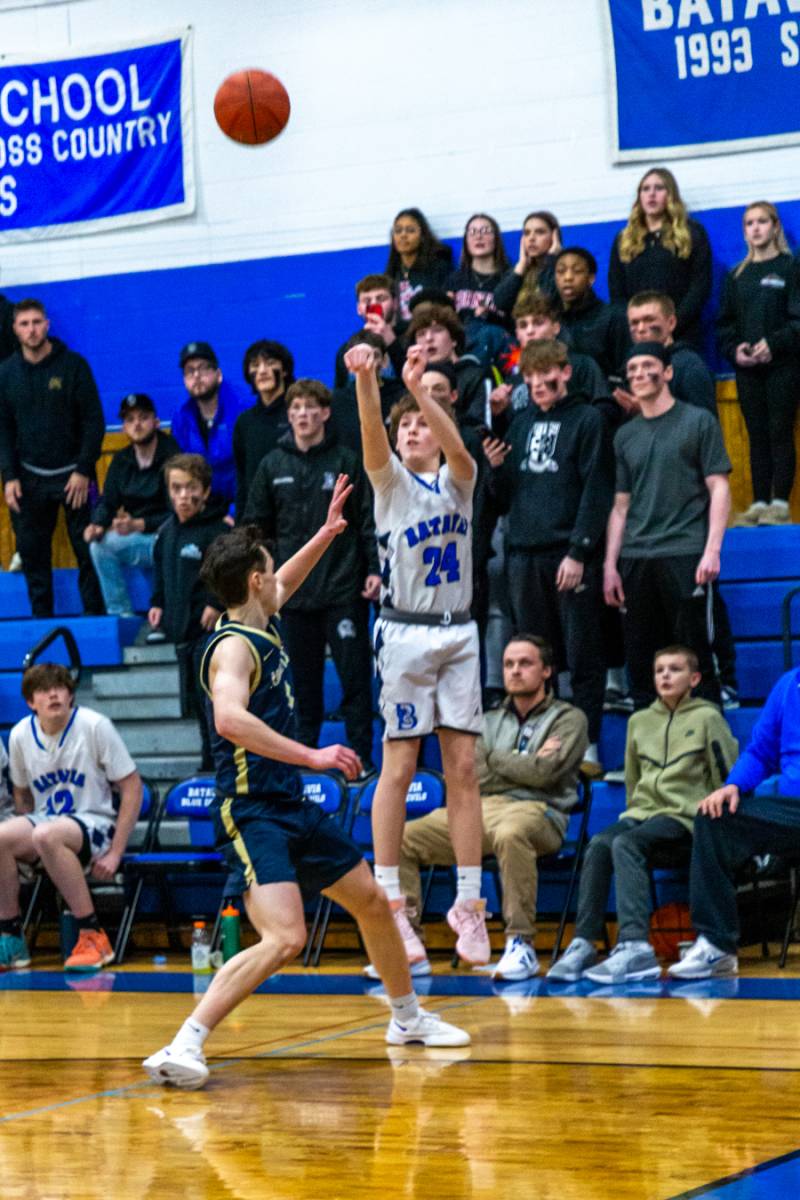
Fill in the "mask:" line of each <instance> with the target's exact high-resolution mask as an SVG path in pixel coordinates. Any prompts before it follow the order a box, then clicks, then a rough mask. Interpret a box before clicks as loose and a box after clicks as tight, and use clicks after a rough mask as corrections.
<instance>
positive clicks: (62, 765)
mask: <svg viewBox="0 0 800 1200" xmlns="http://www.w3.org/2000/svg"><path fill="white" fill-rule="evenodd" d="M22 694H23V696H24V697H25V700H26V702H27V704H28V706H29V708H31V709H32V710H33V711H32V714H31V716H30V717H23V719H22V720H21V721H18V722H17V724H16V725H15V726H14V728H13V729H12V730H11V736H10V738H9V751H10V774H11V783H12V786H13V791H14V804H15V806H16V811H17V813H18V814H19V815H18V816H16V817H12V818H11V819H10V820H8V821H4V822H3V823H2V825H0V970H8V969H9V968H10V967H27V966H28V965H29V963H30V954H29V952H28V947H27V944H26V942H25V938H24V937H23V935H22V922H21V918H20V911H19V875H18V871H17V863H20V862H24V863H36V862H38V861H41V864H42V866H43V867H44V869H45V871H46V872H47V874H48V875H49V876H50V878H51V879H52V881H53V883H54V884H55V886H56V887H57V888H58V890H59V892H60V893H61V895H62V896H63V898H64V901H65V903H66V905H67V908H68V909H69V911H70V912H71V913H72V915H73V917H74V918H75V922H76V924H77V927H78V940H77V942H76V943H75V946H74V947H73V949H72V953H71V954H70V955H68V957H67V959H66V962H65V963H64V967H65V969H66V970H68V971H94V970H97V969H99V968H100V967H103V966H106V965H107V964H108V963H110V962H112V961H113V958H114V951H113V949H112V947H111V943H110V942H109V940H108V938H107V937H106V934H105V933H104V931H103V930H102V929H101V928H100V924H99V922H98V920H97V914H96V913H95V910H94V904H93V902H92V897H91V894H90V892H89V887H88V884H87V882H86V876H85V871H86V869H87V868H89V869H90V873H91V875H92V877H93V878H94V879H97V880H99V881H103V880H109V879H112V878H113V877H114V875H115V874H116V871H117V868H118V867H119V864H120V859H121V858H122V855H123V854H124V852H125V847H126V845H127V843H128V838H129V837H130V834H131V830H132V829H133V827H134V825H135V824H136V820H137V818H138V816H139V810H140V809H141V807H142V781H141V779H140V777H139V773H138V771H137V770H136V766H135V764H134V762H133V759H132V758H131V756H130V754H129V753H128V751H127V749H126V748H125V744H124V743H123V741H122V738H121V737H120V736H119V734H118V733H117V731H116V729H115V728H114V726H113V725H112V724H111V722H110V721H109V719H108V717H104V716H103V715H102V714H101V713H98V712H94V711H93V710H92V709H91V708H84V707H83V706H80V707H79V706H77V705H74V704H73V700H74V695H75V681H74V679H73V678H72V676H71V675H70V673H69V671H68V670H67V668H66V667H62V666H60V665H59V664H58V663H37V664H36V665H35V666H33V667H29V668H28V670H27V671H26V672H25V674H24V675H23V677H22ZM112 787H113V788H114V789H116V790H117V791H118V792H119V799H118V800H117V798H116V797H115V796H114V792H113V790H112Z"/></svg>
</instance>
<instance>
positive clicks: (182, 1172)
mask: <svg viewBox="0 0 800 1200" xmlns="http://www.w3.org/2000/svg"><path fill="white" fill-rule="evenodd" d="M326 958H327V960H328V965H327V967H326V968H325V970H320V971H318V972H314V971H302V970H293V971H290V972H287V973H285V974H283V975H281V976H278V977H276V978H275V979H273V980H270V981H269V982H268V984H266V985H265V988H264V992H263V993H261V994H258V995H256V996H254V997H252V998H251V999H249V1000H248V1001H247V1002H246V1003H245V1004H244V1005H243V1006H242V1007H241V1008H240V1009H239V1010H238V1011H237V1012H236V1013H235V1014H234V1015H233V1017H232V1019H230V1020H229V1021H228V1022H226V1023H225V1024H224V1025H223V1026H222V1027H221V1028H220V1029H219V1031H218V1032H217V1033H215V1034H213V1035H212V1037H211V1039H210V1041H209V1044H208V1050H209V1058H210V1064H211V1065H212V1067H213V1070H212V1076H211V1079H210V1081H209V1084H208V1086H207V1088H206V1089H205V1090H204V1091H202V1092H190V1093H186V1092H176V1091H172V1090H170V1091H167V1090H166V1089H163V1088H159V1087H155V1086H154V1085H152V1084H150V1083H149V1082H148V1081H147V1080H146V1079H145V1077H144V1076H143V1074H142V1072H141V1071H140V1068H139V1062H140V1060H141V1058H143V1057H144V1056H145V1055H147V1054H148V1053H150V1052H151V1051H152V1050H154V1049H156V1048H157V1047H159V1046H160V1045H162V1044H163V1043H164V1042H166V1041H168V1040H169V1039H170V1037H171V1036H172V1033H173V1032H174V1030H175V1028H176V1027H177V1025H178V1024H179V1023H180V1022H181V1020H182V1019H183V1017H184V1016H185V1015H186V1014H187V1013H188V1011H190V1008H191V1001H192V997H191V993H192V988H193V986H194V983H195V981H194V980H193V977H192V976H191V975H190V974H188V972H186V971H185V970H184V969H181V968H182V967H183V966H184V964H185V956H181V957H180V959H178V958H176V959H175V961H174V962H170V963H168V964H167V965H166V967H161V968H160V969H157V968H155V967H154V966H153V965H152V963H151V961H150V960H149V958H144V957H143V958H141V959H140V960H139V961H138V962H137V961H134V962H133V963H132V965H131V966H126V967H125V968H122V969H120V970H118V971H105V972H102V973H101V974H99V975H96V976H90V977H85V978H83V979H78V980H70V981H69V982H68V981H67V977H65V976H64V975H63V974H62V973H61V972H60V971H59V970H58V965H59V964H58V962H57V960H56V958H55V957H54V956H53V955H52V954H51V955H50V956H49V957H48V953H47V952H45V953H43V954H42V955H38V954H37V957H36V959H35V964H36V969H34V970H31V971H20V972H12V973H9V974H7V975H5V976H0V1062H1V1063H2V1068H1V1069H0V1197H2V1200H101V1198H102V1200H128V1198H129V1197H130V1198H136V1200H149V1198H151V1197H152V1198H153V1200H155V1198H156V1197H159V1198H161V1197H165V1196H170V1197H173V1196H178V1197H180V1198H181V1200H212V1198H214V1200H217V1198H220V1200H221V1198H225V1200H233V1198H236V1200H264V1198H265V1197H268V1198H270V1200H282V1198H283V1197H286V1198H289V1197H291V1198H292V1200H305V1198H308V1200H312V1198H313V1200H334V1198H338V1197H341V1198H342V1200H350V1198H352V1197H375V1198H380V1200H387V1198H391V1200H395V1198H404V1197H425V1198H430V1200H484V1198H485V1200H499V1198H510V1200H526V1198H527V1197H531V1198H532V1200H533V1198H534V1197H535V1198H536V1200H594V1198H595V1197H598V1198H599V1197H609V1198H611V1197H613V1198H615V1200H621V1198H627V1197H635V1198H636V1200H650V1198H652V1200H668V1198H673V1197H678V1196H680V1197H686V1196H695V1195H696V1196H704V1197H719V1198H720V1200H744V1198H748V1200H752V1198H753V1197H758V1198H762V1197H781V1198H785V1197H795V1196H800V1044H799V1039H798V1032H800V1006H798V1004H797V1001H798V1000H800V954H797V955H796V956H795V957H794V958H792V959H790V962H789V964H788V965H787V968H786V970H785V971H783V972H779V971H778V969H777V965H776V962H775V959H774V958H773V959H772V960H768V961H767V962H766V963H763V964H762V963H761V961H760V960H759V959H757V958H755V957H753V958H751V959H749V960H743V962H742V967H743V971H742V976H741V977H740V978H739V980H732V981H730V980H724V981H717V982H714V983H710V984H695V985H687V984H684V985H673V984H670V985H667V984H662V983H655V984H643V985H640V986H639V987H633V988H629V989H627V990H626V989H616V990H612V989H592V987H591V986H590V985H588V984H579V985H574V986H572V987H569V986H562V987H561V988H555V987H554V988H551V989H548V988H547V986H546V985H545V984H544V982H543V980H542V978H541V977H539V978H538V979H536V980H531V981H529V982H527V983H525V984H506V985H494V984H493V982H492V980H491V979H490V978H489V977H488V976H487V975H485V974H483V975H481V974H477V973H471V974H455V973H453V972H451V971H450V969H449V966H448V965H447V964H446V962H445V960H444V959H442V961H441V965H440V966H437V967H436V970H435V974H434V976H433V978H432V979H431V980H430V981H423V982H424V983H425V985H426V988H425V990H426V991H427V993H428V995H427V999H426V1001H425V1002H426V1004H427V1005H428V1006H429V1007H431V1008H435V1009H437V1010H438V1011H441V1012H442V1013H444V1014H445V1015H446V1016H447V1017H448V1018H449V1019H451V1020H453V1021H455V1022H457V1023H459V1024H463V1025H464V1026H465V1027H466V1028H468V1029H469V1030H470V1032H471V1033H472V1035H473V1039H474V1040H473V1045H472V1046H471V1047H469V1048H466V1049H465V1050H453V1051H426V1050H424V1049H421V1048H402V1049H397V1048H387V1046H386V1045H385V1043H384V1041H383V1033H384V1029H385V1024H386V1020H387V1008H386V1001H385V999H384V998H383V996H382V993H380V989H379V988H378V987H377V985H374V984H370V983H369V982H368V981H365V980H363V979H362V978H361V976H360V974H359V965H360V964H359V962H358V960H357V959H356V958H355V957H352V956H351V957H349V958H347V957H342V956H339V955H336V954H329V955H327V956H326ZM48 968H49V969H48Z"/></svg>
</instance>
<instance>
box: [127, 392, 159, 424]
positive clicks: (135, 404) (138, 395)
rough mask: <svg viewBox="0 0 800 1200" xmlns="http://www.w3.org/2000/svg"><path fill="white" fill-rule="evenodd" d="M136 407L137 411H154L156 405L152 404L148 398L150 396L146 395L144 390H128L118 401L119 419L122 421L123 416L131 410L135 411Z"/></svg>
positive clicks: (128, 414)
mask: <svg viewBox="0 0 800 1200" xmlns="http://www.w3.org/2000/svg"><path fill="white" fill-rule="evenodd" d="M136 409H138V410H139V412H148V413H155V411H156V406H155V404H153V401H152V400H151V399H150V397H149V396H146V395H145V394H144V392H130V393H129V394H128V395H127V396H124V397H123V398H122V400H120V402H119V416H120V420H121V421H124V420H125V418H126V417H128V416H130V414H131V413H132V412H135V411H136Z"/></svg>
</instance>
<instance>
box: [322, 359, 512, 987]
mask: <svg viewBox="0 0 800 1200" xmlns="http://www.w3.org/2000/svg"><path fill="white" fill-rule="evenodd" d="M345 362H346V364H347V368H348V370H349V371H351V372H352V373H353V374H354V375H355V377H356V398H357V400H358V411H359V418H360V420H361V440H362V444H363V447H364V467H365V468H366V472H367V475H368V476H369V480H370V483H371V484H372V486H373V488H374V490H375V528H376V530H377V533H378V547H379V551H380V554H381V567H382V581H383V589H382V592H381V611H380V616H379V619H378V620H377V621H376V623H375V653H376V657H377V662H378V673H379V675H380V678H381V701H380V706H381V715H382V717H383V719H384V721H385V731H384V747H383V768H382V770H381V777H380V781H379V783H378V787H377V789H376V792H375V799H374V801H373V808H372V835H373V841H374V843H375V877H376V879H377V880H378V882H379V883H380V885H381V886H382V887H383V888H384V890H385V891H386V894H387V896H388V898H389V902H390V904H391V906H392V910H393V912H394V914H395V919H396V921H397V924H398V928H399V929H400V933H401V936H402V938H403V943H404V945H405V948H406V954H407V956H408V960H409V963H410V964H411V966H412V974H413V973H414V969H416V971H417V973H420V974H421V973H427V971H429V970H430V968H429V967H427V958H426V954H425V948H424V946H423V945H422V942H421V941H420V939H419V937H418V936H417V935H416V933H415V932H414V930H413V927H412V924H411V921H410V920H409V914H408V912H407V910H406V901H405V897H404V896H403V895H402V893H401V891H400V877H399V862H400V844H401V842H402V838H403V827H404V825H405V811H406V799H405V798H406V795H407V793H408V788H409V786H410V784H411V780H412V779H413V776H414V772H415V770H416V768H417V760H418V756H419V750H420V744H421V739H422V738H423V737H424V736H425V735H426V734H428V733H432V732H433V731H434V730H435V731H436V732H437V734H438V737H439V744H440V746H441V750H442V762H443V764H444V774H445V780H446V782H447V815H448V822H449V825H448V827H449V832H450V837H451V840H452V843H453V849H454V851H455V858H456V862H457V864H458V893H457V895H456V902H455V904H454V905H453V907H452V908H451V909H450V912H449V913H448V914H447V920H448V923H449V924H450V926H451V928H452V929H454V930H455V931H456V933H457V935H458V940H457V942H456V950H457V952H458V954H459V955H460V957H461V958H462V959H464V961H465V962H468V963H471V964H479V963H488V961H489V957H490V951H489V938H488V936H487V933H486V902H485V901H484V900H482V899H481V894H480V892H481V846H482V839H483V829H482V824H481V801H480V794H479V792H478V779H477V774H476V768H475V740H476V738H477V735H478V734H479V733H480V730H481V725H482V717H483V713H482V709H481V688H480V659H479V647H478V627H477V625H476V623H475V621H473V620H472V618H471V616H470V604H471V601H472V497H473V493H474V490H475V482H476V479H477V474H478V472H477V467H476V464H475V461H474V460H473V458H472V456H471V455H470V453H469V451H468V450H467V449H466V447H465V445H464V442H463V440H462V438H461V434H460V433H459V431H458V426H457V425H456V423H455V420H454V418H453V414H452V411H451V410H450V408H449V406H446V407H445V405H443V404H440V403H439V402H438V401H437V400H434V399H433V398H432V397H431V396H430V395H429V394H428V392H427V390H426V389H425V387H424V386H423V384H422V376H423V374H424V373H425V371H426V369H427V368H428V365H429V364H428V363H427V360H426V356H425V354H424V351H423V350H422V349H421V347H419V346H412V347H411V348H410V349H409V351H408V357H407V360H406V365H405V368H404V370H403V382H404V383H405V385H406V387H407V388H408V391H409V395H407V396H404V397H403V399H401V400H400V401H398V403H397V404H396V405H395V406H394V408H393V409H392V412H391V414H390V430H391V433H392V437H393V440H394V441H395V443H396V447H397V455H395V454H394V453H393V452H392V446H391V444H390V442H389V438H388V437H387V434H386V427H385V426H384V423H383V420H382V418H381V410H380V396H379V392H378V381H377V376H376V373H375V366H374V355H373V354H372V349H371V347H369V346H355V347H353V349H352V350H349V351H348V353H347V355H346V356H345ZM442 455H444V460H445V461H444V465H442V461H441V460H442ZM367 970H368V971H369V970H370V968H367Z"/></svg>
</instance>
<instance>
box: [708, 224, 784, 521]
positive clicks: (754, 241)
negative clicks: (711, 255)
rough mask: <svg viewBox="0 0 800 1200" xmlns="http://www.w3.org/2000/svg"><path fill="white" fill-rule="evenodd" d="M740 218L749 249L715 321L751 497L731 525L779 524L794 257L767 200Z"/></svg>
mask: <svg viewBox="0 0 800 1200" xmlns="http://www.w3.org/2000/svg"><path fill="white" fill-rule="evenodd" d="M743 225H744V236H745V241H746V243H747V254H746V256H745V258H744V259H743V260H742V262H740V263H739V265H738V266H736V267H734V269H733V270H732V271H730V272H729V274H728V276H727V278H726V279H725V288H724V291H723V293H722V305H721V310H720V314H719V318H718V320H717V335H718V337H719V345H720V349H721V350H722V353H723V354H724V355H725V356H726V358H728V359H730V361H731V362H732V363H733V364H734V367H735V368H736V392H737V395H738V398H739V404H740V405H741V409H742V415H743V417H744V420H745V424H746V426H747V433H748V436H749V438H750V470H751V474H752V477H753V503H752V504H751V505H750V507H749V508H748V509H747V511H746V512H744V513H742V514H741V515H740V517H739V518H738V521H737V524H740V525H785V524H786V523H787V522H788V521H790V520H791V514H790V512H789V496H790V494H791V491H792V485H793V483H794V474H795V450H794V422H795V416H796V413H797V404H798V400H800V264H798V262H797V260H796V259H794V258H793V257H792V255H791V254H790V253H789V247H788V246H787V244H786V237H785V236H784V232H783V226H782V225H781V219H780V217H779V216H778V211H777V209H776V208H775V206H774V205H773V204H769V203H767V201H765V200H760V201H758V202H757V203H755V204H751V205H749V206H748V207H747V208H746V209H745V211H744V217H743Z"/></svg>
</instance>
